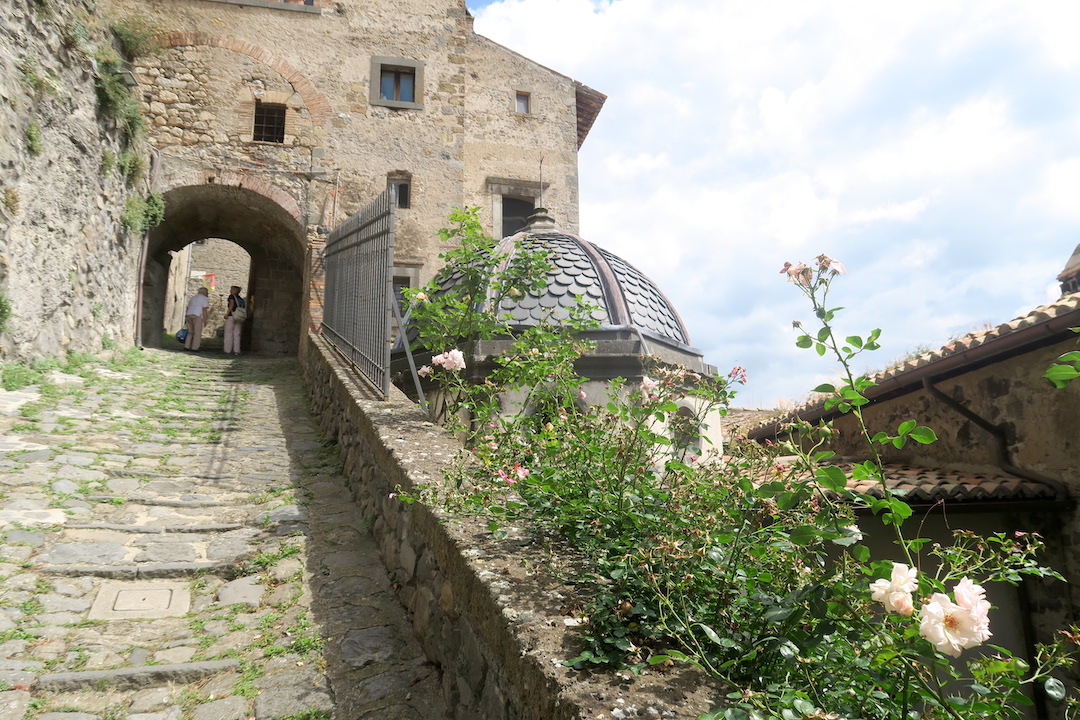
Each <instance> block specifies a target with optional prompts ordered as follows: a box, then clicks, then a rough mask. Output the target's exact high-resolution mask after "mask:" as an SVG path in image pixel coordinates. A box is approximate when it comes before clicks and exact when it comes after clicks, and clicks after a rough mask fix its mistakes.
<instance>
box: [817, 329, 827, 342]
mask: <svg viewBox="0 0 1080 720" xmlns="http://www.w3.org/2000/svg"><path fill="white" fill-rule="evenodd" d="M817 339H818V340H820V341H821V342H825V341H826V340H828V339H829V328H827V327H823V328H821V329H820V330H818V331H817Z"/></svg>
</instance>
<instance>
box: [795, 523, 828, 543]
mask: <svg viewBox="0 0 1080 720" xmlns="http://www.w3.org/2000/svg"><path fill="white" fill-rule="evenodd" d="M820 534H821V533H820V531H819V530H818V529H817V528H815V527H814V526H812V525H800V526H799V527H797V528H792V530H791V532H790V533H788V539H789V540H791V542H792V543H794V544H795V545H809V544H810V543H812V542H814V541H815V540H816V539H817V538H818V536H819V535H820Z"/></svg>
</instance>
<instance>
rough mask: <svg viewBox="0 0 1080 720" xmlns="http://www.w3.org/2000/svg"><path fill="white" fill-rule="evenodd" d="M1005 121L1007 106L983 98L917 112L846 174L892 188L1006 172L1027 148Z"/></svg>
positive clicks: (1020, 135)
mask: <svg viewBox="0 0 1080 720" xmlns="http://www.w3.org/2000/svg"><path fill="white" fill-rule="evenodd" d="M1030 142H1031V141H1030V139H1029V138H1028V137H1026V133H1025V132H1024V131H1023V130H1021V129H1019V128H1017V127H1015V126H1014V125H1013V124H1012V123H1011V121H1010V118H1009V105H1008V101H1007V100H1005V99H1004V98H1000V97H981V98H977V99H974V100H970V101H967V102H964V103H962V104H961V105H959V106H957V107H955V108H952V109H950V110H949V112H948V113H947V114H944V115H942V114H940V113H935V112H932V111H931V110H929V109H920V110H919V111H918V112H917V113H916V115H915V117H913V118H912V120H911V122H909V123H908V127H907V128H906V129H905V131H904V133H903V134H902V135H899V136H897V137H895V138H892V139H890V141H888V142H887V143H885V144H883V145H881V146H879V147H876V148H872V149H871V150H870V151H869V152H868V153H866V154H865V155H863V156H862V157H861V158H859V159H858V160H857V161H856V162H855V163H854V166H853V167H850V168H848V172H849V173H851V174H855V175H858V176H859V177H861V178H862V179H864V180H868V181H870V182H875V183H879V184H881V185H884V186H891V185H895V184H898V183H910V182H915V183H920V184H923V183H935V184H936V183H940V182H942V181H944V180H948V179H949V178H951V177H956V176H972V175H975V174H977V173H983V172H989V171H995V170H1002V169H1007V168H1008V167H1009V166H1011V165H1012V164H1013V163H1016V162H1018V161H1019V160H1021V159H1022V158H1023V154H1024V151H1025V150H1026V149H1027V148H1028V146H1029V145H1030Z"/></svg>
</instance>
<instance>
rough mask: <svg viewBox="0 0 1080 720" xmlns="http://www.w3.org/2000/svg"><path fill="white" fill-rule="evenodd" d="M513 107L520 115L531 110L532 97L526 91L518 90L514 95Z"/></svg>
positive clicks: (526, 113)
mask: <svg viewBox="0 0 1080 720" xmlns="http://www.w3.org/2000/svg"><path fill="white" fill-rule="evenodd" d="M514 108H515V109H516V110H517V112H519V113H521V114H522V115H528V114H529V113H531V112H532V97H531V96H530V95H529V93H527V92H519V93H517V94H516V96H515V100H514Z"/></svg>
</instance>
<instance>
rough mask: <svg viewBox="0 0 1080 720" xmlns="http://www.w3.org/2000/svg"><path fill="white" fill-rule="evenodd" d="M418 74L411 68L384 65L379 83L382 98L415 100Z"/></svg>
mask: <svg viewBox="0 0 1080 720" xmlns="http://www.w3.org/2000/svg"><path fill="white" fill-rule="evenodd" d="M415 88H416V74H415V73H414V72H413V71H412V70H411V69H409V68H393V67H385V66H384V67H383V69H382V80H381V82H380V83H379V99H380V100H400V101H402V102H413V98H414V90H415Z"/></svg>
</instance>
